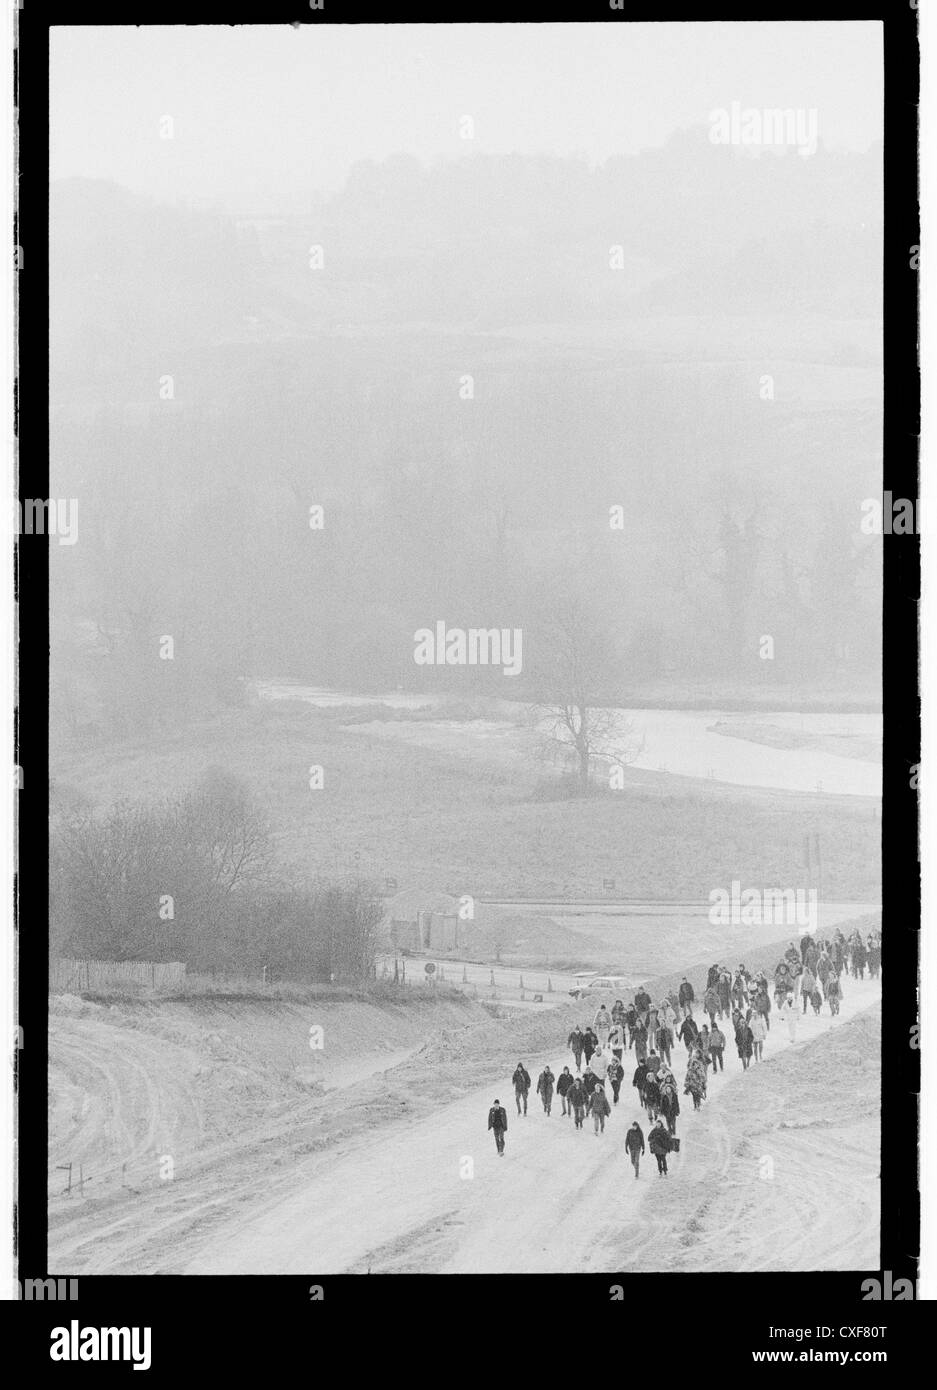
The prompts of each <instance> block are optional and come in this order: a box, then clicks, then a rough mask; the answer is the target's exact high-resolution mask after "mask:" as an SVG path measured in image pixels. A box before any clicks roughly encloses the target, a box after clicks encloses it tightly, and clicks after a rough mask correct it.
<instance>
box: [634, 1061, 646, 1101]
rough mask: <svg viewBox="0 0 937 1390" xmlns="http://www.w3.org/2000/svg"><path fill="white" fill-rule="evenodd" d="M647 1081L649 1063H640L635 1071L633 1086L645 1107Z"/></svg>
mask: <svg viewBox="0 0 937 1390" xmlns="http://www.w3.org/2000/svg"><path fill="white" fill-rule="evenodd" d="M646 1081H647V1062H646V1061H644V1062H639V1063H638V1065H637V1066H636V1067H635V1069H634V1076H633V1077H632V1078H631V1084H632V1086H633V1087H634V1089H635V1090H636V1091H637V1093H638V1099H639V1101H640V1102H641V1104H642V1106H643V1105H644V1083H645V1082H646Z"/></svg>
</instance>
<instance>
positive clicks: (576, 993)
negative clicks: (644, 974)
mask: <svg viewBox="0 0 937 1390" xmlns="http://www.w3.org/2000/svg"><path fill="white" fill-rule="evenodd" d="M575 978H576V981H577V983H576V984H575V985H574V986H573V988H572V989H571V990H570V991H569V992H570V994H571V995H572V997H573V998H574V999H582V998H583V997H584V996H585V995H593V994H616V995H620V994H624V993H625V991H626V990H629V989H633V988H634V984H633V982H632V981H631V980H630V979H629V978H628V976H627V975H592V976H590V977H587V978H583V979H582V982H581V983H580V982H579V980H580V977H579V976H578V975H577V976H576V977H575Z"/></svg>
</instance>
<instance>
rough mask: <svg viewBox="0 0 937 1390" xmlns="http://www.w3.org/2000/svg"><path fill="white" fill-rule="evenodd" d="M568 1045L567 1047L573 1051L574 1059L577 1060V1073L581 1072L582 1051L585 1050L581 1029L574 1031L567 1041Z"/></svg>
mask: <svg viewBox="0 0 937 1390" xmlns="http://www.w3.org/2000/svg"><path fill="white" fill-rule="evenodd" d="M566 1045H567V1047H569V1048H570V1049H571V1051H572V1054H573V1057H574V1058H575V1060H576V1070H577V1071H581V1070H582V1049H583V1046H584V1042H583V1036H582V1029H581V1028H574V1029H573V1031H572V1032H571V1033H570V1035H569V1037H568V1038H567V1039H566Z"/></svg>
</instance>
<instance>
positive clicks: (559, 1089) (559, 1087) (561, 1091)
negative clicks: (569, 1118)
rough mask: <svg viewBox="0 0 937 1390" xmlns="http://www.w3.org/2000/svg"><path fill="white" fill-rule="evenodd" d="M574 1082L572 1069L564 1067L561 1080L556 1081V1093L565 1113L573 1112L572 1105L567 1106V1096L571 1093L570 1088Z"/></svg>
mask: <svg viewBox="0 0 937 1390" xmlns="http://www.w3.org/2000/svg"><path fill="white" fill-rule="evenodd" d="M572 1084H573V1074H572V1072H571V1071H570V1069H569V1067H564V1068H563V1070H562V1071H561V1072H560V1076H559V1080H558V1081H557V1083H556V1094H557V1095H558V1096H559V1098H560V1104H561V1105H562V1107H563V1114H564V1115H571V1114H572V1113H573V1112H572V1107H571V1106H567V1104H566V1097H567V1095H568V1094H569V1089H570V1087H571V1086H572Z"/></svg>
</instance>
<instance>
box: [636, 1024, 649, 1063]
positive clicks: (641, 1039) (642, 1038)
mask: <svg viewBox="0 0 937 1390" xmlns="http://www.w3.org/2000/svg"><path fill="white" fill-rule="evenodd" d="M634 1055H635V1057H636V1058H637V1060H638V1061H639V1062H646V1061H647V1029H646V1028H645V1026H644V1024H643V1023H642V1022H641V1020H640V1019H638V1026H637V1027H636V1028H635V1030H634Z"/></svg>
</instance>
